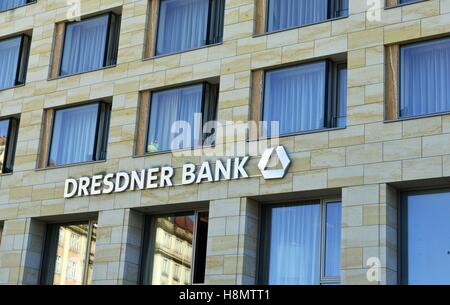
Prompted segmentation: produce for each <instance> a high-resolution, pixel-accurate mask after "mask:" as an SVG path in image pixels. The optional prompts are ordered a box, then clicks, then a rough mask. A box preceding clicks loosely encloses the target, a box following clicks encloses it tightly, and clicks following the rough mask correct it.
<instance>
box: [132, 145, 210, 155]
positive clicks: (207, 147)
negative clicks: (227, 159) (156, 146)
mask: <svg viewBox="0 0 450 305" xmlns="http://www.w3.org/2000/svg"><path fill="white" fill-rule="evenodd" d="M214 147H216V146H215V145H204V146H202V147H196V148H184V149H175V150H161V151H155V152H146V153H144V154H139V155H133V158H144V157H150V156H158V155H168V154H174V153H179V154H182V153H186V152H191V153H193V152H194V151H198V150H203V149H210V148H214Z"/></svg>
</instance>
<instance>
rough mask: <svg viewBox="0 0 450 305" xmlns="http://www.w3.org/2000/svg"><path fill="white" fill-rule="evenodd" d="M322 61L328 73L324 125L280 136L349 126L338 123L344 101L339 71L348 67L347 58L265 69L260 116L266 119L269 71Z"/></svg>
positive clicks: (265, 136) (326, 73)
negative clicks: (265, 109)
mask: <svg viewBox="0 0 450 305" xmlns="http://www.w3.org/2000/svg"><path fill="white" fill-rule="evenodd" d="M320 62H325V75H326V79H325V90H326V92H325V99H324V102H325V105H324V110H325V113H324V127H322V128H318V129H311V130H300V131H293V132H289V133H281V132H280V134H279V136H280V137H286V136H294V135H298V134H305V133H312V132H318V131H323V130H329V129H333V128H346V127H347V124H345V126H338V123H337V118H339V116H338V112H339V111H338V110H339V105H340V103H342V101H341V100H340V95H339V90H340V84H341V80H340V77H339V72H340V69H347V62H346V61H345V60H339V61H333V60H331V59H324V60H319V61H309V62H302V63H300V64H293V65H291V64H290V65H287V66H282V67H277V68H272V69H267V70H264V71H263V81H262V86H261V88H262V93H261V107H260V118H261V120H262V121H265V117H264V106H265V103H266V96H265V92H266V85H267V81H266V75H267V73H270V72H272V71H280V70H284V69H289V68H295V67H301V66H303V65H308V64H314V63H320ZM347 98H348V96H347V94H346V100H347ZM346 108H347V107H346ZM340 117H347V112H346V113H345V116H340ZM271 137H273V136H272V135H265V134H262V135H261V137H260V138H263V139H264V138H271Z"/></svg>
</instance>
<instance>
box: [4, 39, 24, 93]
mask: <svg viewBox="0 0 450 305" xmlns="http://www.w3.org/2000/svg"><path fill="white" fill-rule="evenodd" d="M18 37H20V46H19V56H18V58H17V63H16V75H15V76H14V85H13V86H11V87H5V88H0V91H3V90H8V89H12V88H14V87H17V86H23V85H25V82H26V76H27V70H28V61H29V55H30V46H31V36H30V35H28V34H25V33H23V34H20V35H15V36H11V37H8V38H4V39H1V40H0V42H2V41H6V40H10V39H15V38H18Z"/></svg>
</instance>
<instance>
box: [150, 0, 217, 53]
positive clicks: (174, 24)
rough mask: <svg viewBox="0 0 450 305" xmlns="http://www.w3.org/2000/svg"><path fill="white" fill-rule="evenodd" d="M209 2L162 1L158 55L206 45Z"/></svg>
mask: <svg viewBox="0 0 450 305" xmlns="http://www.w3.org/2000/svg"><path fill="white" fill-rule="evenodd" d="M208 11H209V0H163V1H161V8H160V16H159V26H158V41H157V47H156V50H157V55H161V54H167V53H173V52H177V51H181V50H187V49H192V48H197V47H201V46H203V45H205V44H206V37H207V29H208Z"/></svg>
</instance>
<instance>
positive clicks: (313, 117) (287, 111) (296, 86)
mask: <svg viewBox="0 0 450 305" xmlns="http://www.w3.org/2000/svg"><path fill="white" fill-rule="evenodd" d="M325 83H326V62H318V63H312V64H306V65H301V66H296V67H292V68H287V69H280V70H274V71H270V72H267V73H266V79H265V93H264V111H263V114H264V121H266V122H268V126H270V125H271V124H270V122H274V121H275V122H279V131H280V134H288V133H294V132H300V131H307V130H314V129H319V128H323V127H324V125H325V91H326V90H325ZM265 134H266V135H267V136H276V135H275V134H272V131H268V130H266V131H265Z"/></svg>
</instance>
